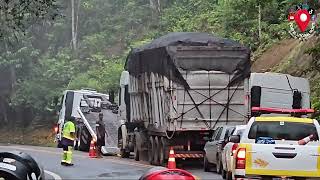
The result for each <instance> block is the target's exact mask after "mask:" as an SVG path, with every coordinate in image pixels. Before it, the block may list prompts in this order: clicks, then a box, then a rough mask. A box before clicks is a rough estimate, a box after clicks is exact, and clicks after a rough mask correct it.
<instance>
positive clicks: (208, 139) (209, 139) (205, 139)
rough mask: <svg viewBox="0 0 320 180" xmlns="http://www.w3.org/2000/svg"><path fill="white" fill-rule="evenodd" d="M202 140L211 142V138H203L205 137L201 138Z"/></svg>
mask: <svg viewBox="0 0 320 180" xmlns="http://www.w3.org/2000/svg"><path fill="white" fill-rule="evenodd" d="M203 140H204V141H211V138H209V137H207V136H205V137H203Z"/></svg>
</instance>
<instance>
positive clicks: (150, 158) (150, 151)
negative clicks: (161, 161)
mask: <svg viewBox="0 0 320 180" xmlns="http://www.w3.org/2000/svg"><path fill="white" fill-rule="evenodd" d="M153 152H154V142H153V138H152V136H150V138H149V143H148V161H149V163H150V164H151V165H152V164H153Z"/></svg>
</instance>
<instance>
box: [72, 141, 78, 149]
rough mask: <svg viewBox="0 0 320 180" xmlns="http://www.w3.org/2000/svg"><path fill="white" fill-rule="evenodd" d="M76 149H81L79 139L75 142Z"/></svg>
mask: <svg viewBox="0 0 320 180" xmlns="http://www.w3.org/2000/svg"><path fill="white" fill-rule="evenodd" d="M73 148H74V150H79V141H76V142H75V144H74V147H73Z"/></svg>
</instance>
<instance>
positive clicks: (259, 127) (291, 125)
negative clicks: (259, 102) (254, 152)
mask: <svg viewBox="0 0 320 180" xmlns="http://www.w3.org/2000/svg"><path fill="white" fill-rule="evenodd" d="M311 134H313V135H316V140H318V137H317V135H318V134H317V129H316V127H315V126H314V124H311V123H300V122H299V123H298V122H280V121H277V122H276V121H275V122H268V121H255V122H254V123H253V124H252V126H251V128H250V131H249V136H248V138H249V139H257V138H259V137H270V138H272V139H274V140H282V139H285V140H292V141H298V140H301V139H303V138H305V137H307V136H309V135H311Z"/></svg>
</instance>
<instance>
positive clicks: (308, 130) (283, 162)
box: [229, 117, 320, 179]
mask: <svg viewBox="0 0 320 180" xmlns="http://www.w3.org/2000/svg"><path fill="white" fill-rule="evenodd" d="M319 131H320V127H319V123H318V121H316V120H313V119H308V118H295V117H252V118H251V119H250V121H249V122H248V124H247V128H246V129H245V130H244V132H243V134H242V137H241V139H240V136H237V135H236V136H231V137H230V138H229V141H231V142H233V143H239V146H238V148H237V150H236V154H235V155H234V165H235V168H234V169H233V171H232V174H231V176H232V179H238V178H241V179H246V178H248V179H255V178H258V179H307V178H312V179H313V178H317V179H318V178H319V177H320V142H319ZM311 135H312V136H311ZM310 136H311V137H314V138H312V139H311V141H309V142H308V143H307V144H305V145H299V144H298V142H299V141H301V140H303V139H306V137H310Z"/></svg>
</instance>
